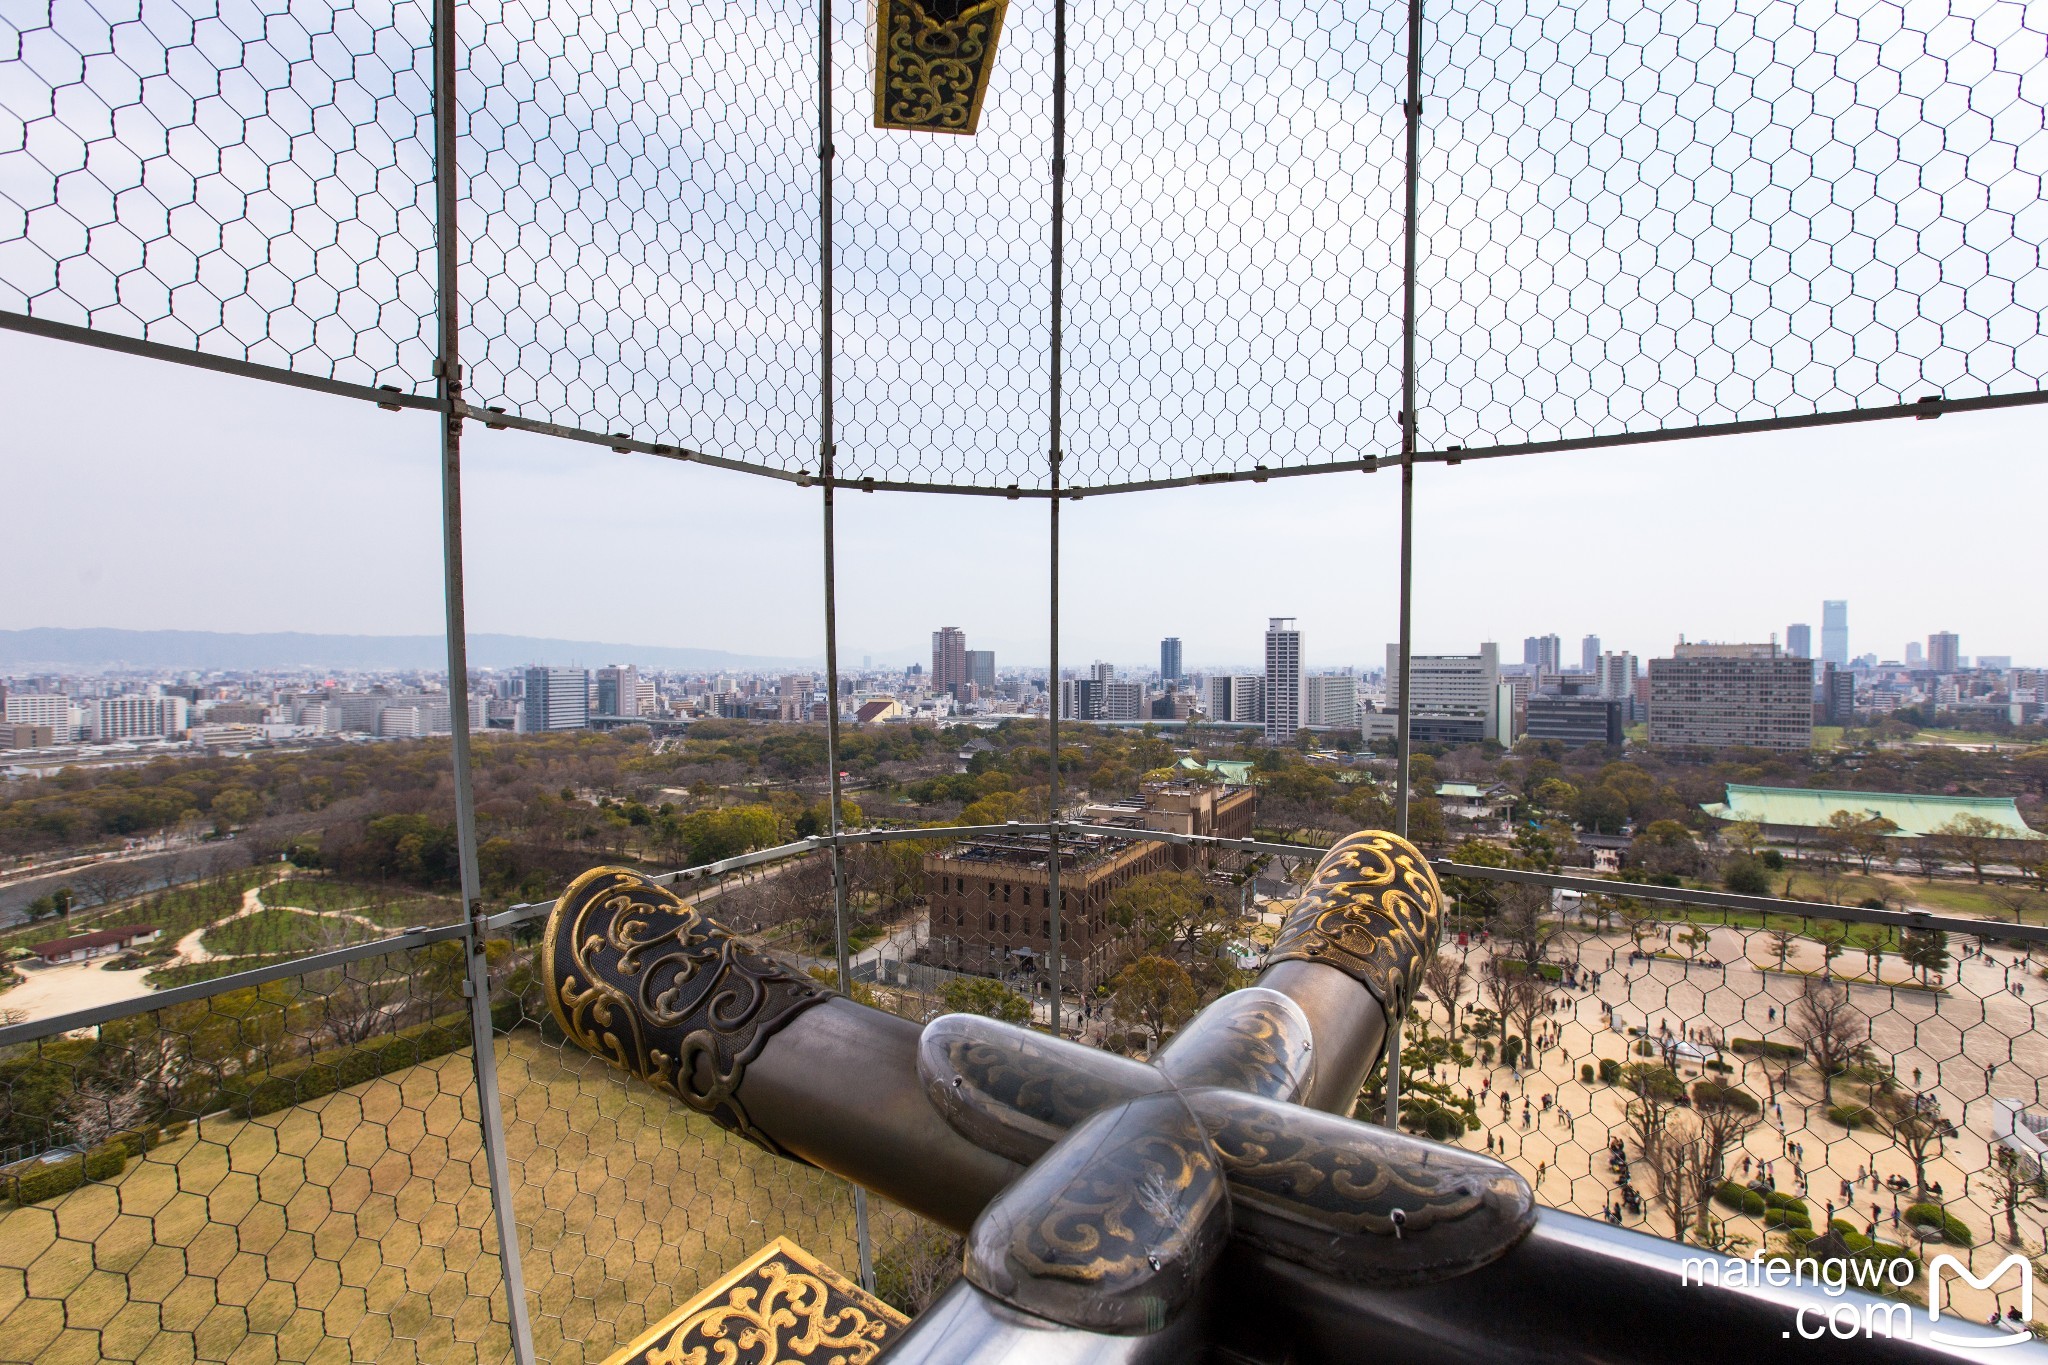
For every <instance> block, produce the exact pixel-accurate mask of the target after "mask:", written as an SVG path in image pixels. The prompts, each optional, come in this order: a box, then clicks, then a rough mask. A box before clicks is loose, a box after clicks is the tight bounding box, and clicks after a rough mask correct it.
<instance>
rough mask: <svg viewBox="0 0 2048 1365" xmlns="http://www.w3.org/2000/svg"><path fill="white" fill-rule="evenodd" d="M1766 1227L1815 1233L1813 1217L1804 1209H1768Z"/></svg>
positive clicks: (1765, 1214)
mask: <svg viewBox="0 0 2048 1365" xmlns="http://www.w3.org/2000/svg"><path fill="white" fill-rule="evenodd" d="M1764 1226H1765V1227H1767V1228H1798V1229H1800V1230H1801V1231H1803V1232H1811V1231H1813V1215H1812V1214H1810V1213H1808V1212H1806V1211H1805V1210H1804V1209H1782V1208H1771V1207H1766V1208H1765V1209H1764Z"/></svg>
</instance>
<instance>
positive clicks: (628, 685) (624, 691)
mask: <svg viewBox="0 0 2048 1365" xmlns="http://www.w3.org/2000/svg"><path fill="white" fill-rule="evenodd" d="M597 714H598V715H600V716H637V715H639V714H640V670H638V669H637V668H635V667H634V666H633V665H631V664H612V665H611V666H610V667H608V668H600V669H598V670H597Z"/></svg>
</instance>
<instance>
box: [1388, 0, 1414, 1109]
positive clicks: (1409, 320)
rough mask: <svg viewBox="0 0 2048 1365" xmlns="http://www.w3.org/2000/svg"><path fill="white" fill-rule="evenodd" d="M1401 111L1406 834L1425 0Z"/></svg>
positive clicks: (1400, 720)
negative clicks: (1403, 138)
mask: <svg viewBox="0 0 2048 1365" xmlns="http://www.w3.org/2000/svg"><path fill="white" fill-rule="evenodd" d="M1401 110H1402V113H1403V115H1404V116H1405V123H1406V125H1407V126H1406V132H1407V169H1406V180H1407V187H1406V196H1407V198H1406V208H1405V217H1404V219H1403V223H1402V232H1401V236H1402V242H1401V253H1402V254H1401V645H1400V649H1401V679H1400V708H1401V710H1400V714H1399V715H1398V716H1396V717H1395V721H1394V725H1395V735H1394V764H1395V768H1396V774H1395V784H1396V787H1397V788H1398V790H1397V792H1396V794H1395V802H1396V804H1395V806H1394V832H1395V833H1396V834H1399V835H1400V836H1401V837H1402V838H1404V839H1405V838H1407V837H1408V802H1409V798H1410V795H1411V793H1410V791H1409V787H1410V786H1411V784H1412V760H1413V757H1414V743H1413V736H1412V735H1411V734H1410V732H1409V720H1408V708H1409V695H1410V688H1409V674H1411V673H1412V672H1414V668H1413V666H1412V664H1413V658H1414V650H1415V635H1414V606H1415V450H1416V421H1415V238H1416V201H1417V199H1418V197H1419V196H1418V193H1417V186H1418V183H1419V176H1420V167H1419V162H1420V160H1421V155H1422V0H1408V97H1407V99H1405V100H1404V101H1402V105H1401ZM1402 1003H1404V1004H1405V1003H1406V1002H1405V1001H1404V1002H1402ZM1400 1118H1401V1019H1400V1016H1399V1015H1396V1016H1395V1017H1394V1019H1393V1026H1392V1027H1391V1028H1389V1029H1388V1030H1387V1112H1386V1123H1387V1126H1388V1127H1389V1128H1392V1127H1394V1126H1396V1125H1397V1124H1398V1123H1399V1122H1400Z"/></svg>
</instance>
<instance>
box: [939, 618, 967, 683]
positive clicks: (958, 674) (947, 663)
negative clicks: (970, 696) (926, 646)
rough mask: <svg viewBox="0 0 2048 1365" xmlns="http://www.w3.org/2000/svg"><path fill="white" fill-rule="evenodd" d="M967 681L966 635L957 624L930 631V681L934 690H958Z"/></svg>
mask: <svg viewBox="0 0 2048 1365" xmlns="http://www.w3.org/2000/svg"><path fill="white" fill-rule="evenodd" d="M966 682H967V636H966V634H965V632H963V631H962V630H961V629H960V627H958V626H941V627H940V628H939V629H937V630H935V631H933V632H932V681H931V689H932V691H934V692H958V691H959V690H960V688H961V686H962V685H963V684H964V683H966Z"/></svg>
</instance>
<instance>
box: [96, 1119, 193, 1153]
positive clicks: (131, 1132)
mask: <svg viewBox="0 0 2048 1365" xmlns="http://www.w3.org/2000/svg"><path fill="white" fill-rule="evenodd" d="M179 1126H180V1127H183V1125H182V1124H181V1125H179ZM174 1136H175V1135H174ZM163 1140H164V1134H163V1130H162V1129H161V1128H158V1127H156V1126H154V1125H150V1126H147V1127H142V1128H124V1129H123V1130H121V1131H120V1132H118V1133H115V1134H114V1135H113V1136H112V1137H109V1138H108V1139H107V1145H108V1146H110V1147H111V1146H115V1145H117V1144H118V1145H119V1146H120V1147H121V1148H122V1149H123V1150H124V1151H126V1152H127V1154H128V1155H129V1156H130V1157H139V1156H141V1155H142V1154H143V1153H144V1152H147V1151H148V1150H149V1149H150V1148H152V1147H155V1146H156V1145H158V1144H159V1143H161V1142H162V1141H163Z"/></svg>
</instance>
